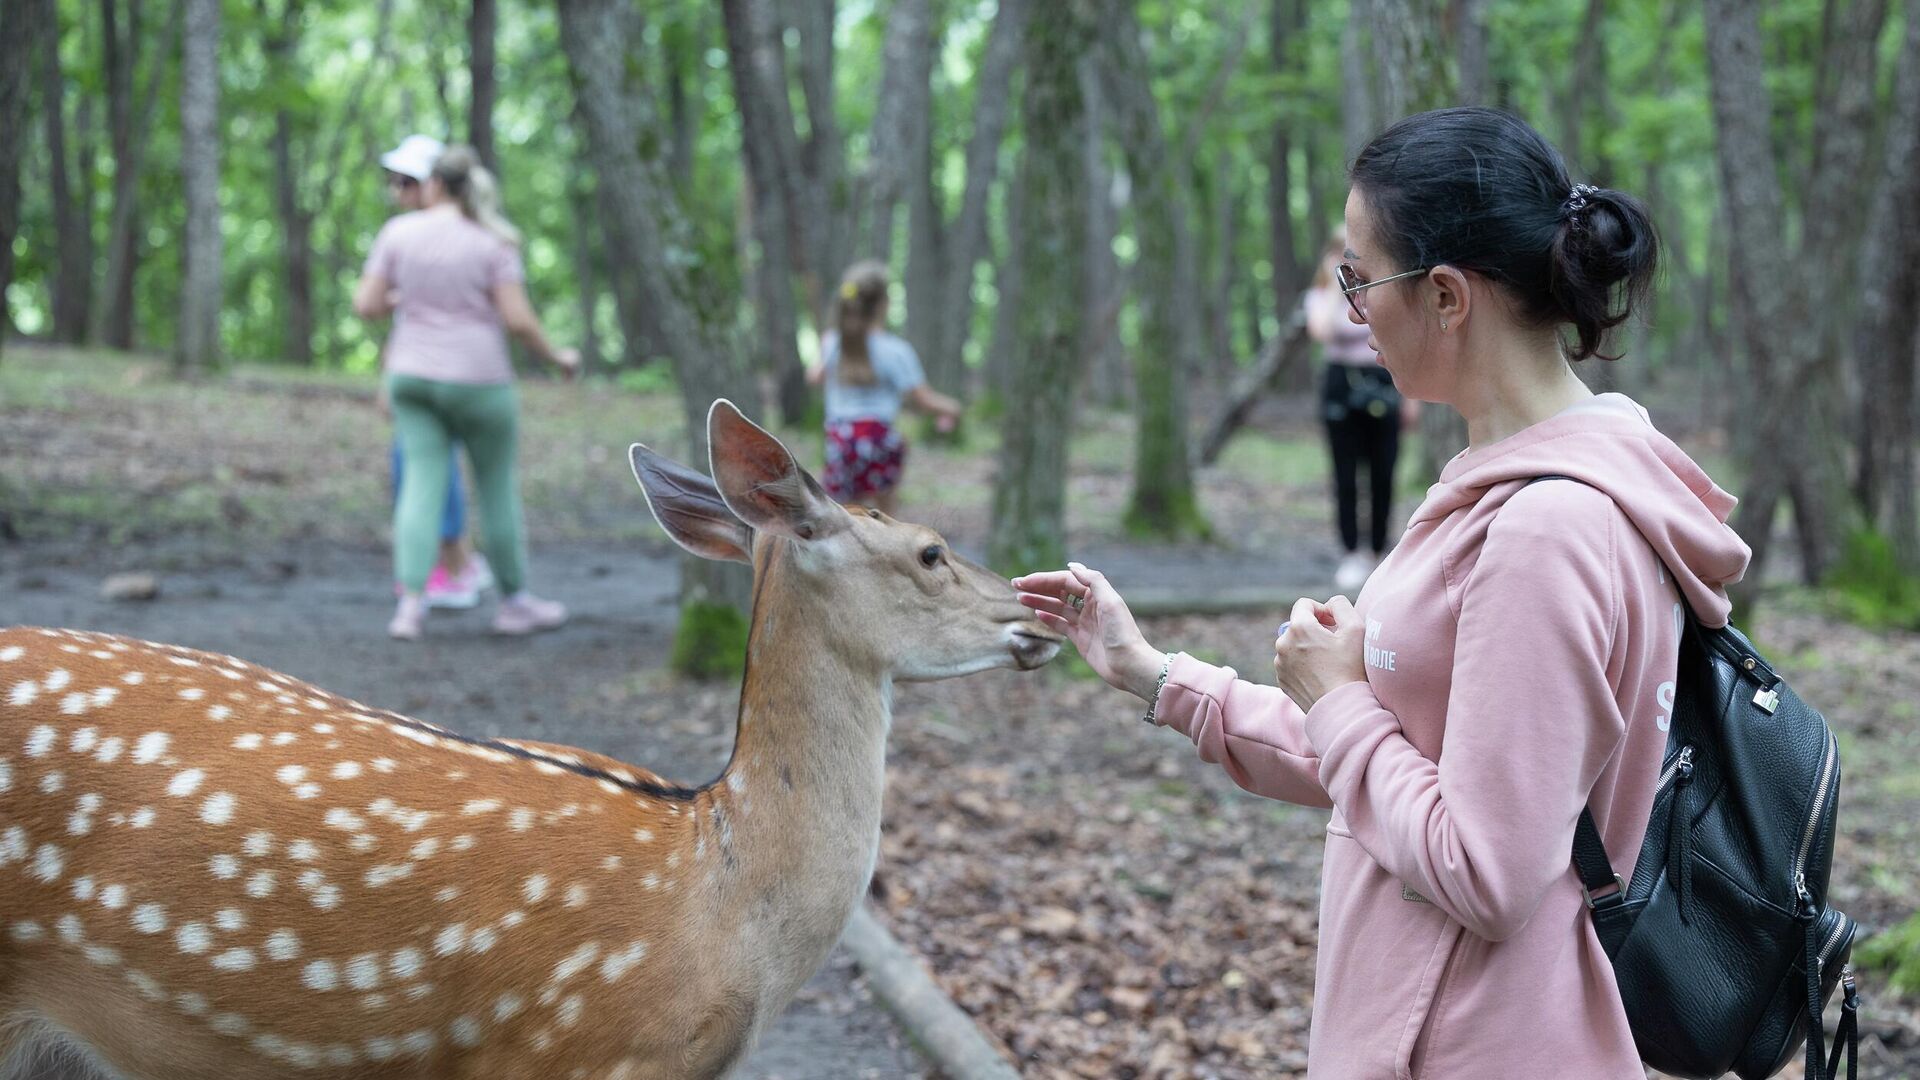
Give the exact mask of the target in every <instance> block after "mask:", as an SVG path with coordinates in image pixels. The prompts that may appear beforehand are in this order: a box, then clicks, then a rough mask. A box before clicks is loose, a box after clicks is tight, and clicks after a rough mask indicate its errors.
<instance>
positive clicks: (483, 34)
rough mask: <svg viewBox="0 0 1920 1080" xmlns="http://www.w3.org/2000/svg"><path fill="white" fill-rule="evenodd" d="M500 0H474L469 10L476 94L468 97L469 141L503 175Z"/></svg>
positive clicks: (469, 47) (470, 60)
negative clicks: (498, 108) (497, 98)
mask: <svg viewBox="0 0 1920 1080" xmlns="http://www.w3.org/2000/svg"><path fill="white" fill-rule="evenodd" d="M495 3H496V0H473V7H472V8H471V9H469V10H468V13H467V70H468V72H469V81H470V83H471V85H472V88H473V91H472V95H471V96H470V97H469V98H468V100H467V142H468V144H469V145H471V146H472V147H473V151H474V153H476V154H478V155H479V156H480V161H481V164H484V165H485V166H486V167H487V168H488V169H490V170H492V172H493V174H494V175H495V176H496V177H497V176H499V175H500V163H499V161H498V159H497V158H496V157H495V156H494V153H493V99H494V81H493V39H494V26H495V24H496V23H497V22H498V13H497V12H496V10H495Z"/></svg>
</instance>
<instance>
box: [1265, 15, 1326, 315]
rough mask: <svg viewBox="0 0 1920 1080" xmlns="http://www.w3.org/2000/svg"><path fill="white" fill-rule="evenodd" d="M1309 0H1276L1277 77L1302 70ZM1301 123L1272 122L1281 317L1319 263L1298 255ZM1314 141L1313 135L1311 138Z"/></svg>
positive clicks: (1270, 183)
mask: <svg viewBox="0 0 1920 1080" xmlns="http://www.w3.org/2000/svg"><path fill="white" fill-rule="evenodd" d="M1305 16H1306V0H1273V7H1272V9H1271V10H1270V11H1269V12H1268V20H1267V51H1268V53H1269V54H1270V55H1271V57H1272V61H1273V69H1274V74H1275V75H1277V76H1281V77H1286V76H1288V75H1291V74H1292V73H1293V72H1294V71H1295V70H1297V68H1298V66H1299V61H1298V58H1297V55H1296V54H1297V53H1299V52H1300V49H1299V48H1296V46H1295V44H1294V43H1295V42H1296V41H1297V40H1298V39H1299V35H1300V32H1301V30H1302V29H1304V22H1303V20H1304V18H1305ZM1297 122H1298V121H1297V120H1295V119H1294V118H1293V117H1290V116H1283V117H1281V118H1280V119H1279V120H1277V121H1275V122H1274V125H1273V136H1272V141H1271V143H1270V145H1269V146H1268V149H1267V238H1268V252H1267V257H1268V261H1269V262H1270V263H1271V264H1272V266H1273V280H1272V289H1273V303H1274V311H1275V312H1276V313H1277V314H1279V315H1280V316H1281V317H1282V318H1283V319H1284V318H1285V315H1286V313H1287V312H1289V311H1292V310H1293V308H1294V306H1295V305H1296V304H1298V303H1299V302H1300V301H1299V297H1300V293H1301V291H1302V289H1304V288H1305V285H1306V281H1307V276H1308V271H1309V269H1310V268H1311V267H1312V266H1313V265H1314V264H1315V263H1317V262H1318V253H1315V256H1314V257H1313V259H1312V260H1311V261H1307V260H1303V259H1302V258H1301V255H1300V239H1299V237H1298V235H1296V233H1295V230H1294V224H1293V127H1294V125H1295V124H1296V123H1297ZM1308 141H1309V142H1311V141H1312V136H1311V135H1309V136H1308Z"/></svg>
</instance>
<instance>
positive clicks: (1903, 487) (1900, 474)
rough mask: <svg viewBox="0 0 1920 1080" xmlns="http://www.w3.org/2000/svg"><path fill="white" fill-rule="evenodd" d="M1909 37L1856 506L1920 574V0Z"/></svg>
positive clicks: (1895, 117)
mask: <svg viewBox="0 0 1920 1080" xmlns="http://www.w3.org/2000/svg"><path fill="white" fill-rule="evenodd" d="M1905 22H1906V30H1905V37H1904V39H1903V41H1902V44H1901V49H1900V54H1899V58H1898V60H1897V61H1896V64H1897V66H1896V67H1895V69H1894V82H1893V96H1892V99H1891V100H1890V101H1889V102H1888V108H1887V109H1886V112H1887V126H1886V134H1885V136H1884V138H1885V142H1884V145H1883V146H1882V149H1881V165H1880V170H1879V178H1878V179H1877V181H1876V186H1877V190H1876V192H1875V195H1874V197H1873V200H1872V203H1871V208H1870V209H1869V211H1868V217H1867V226H1866V231H1865V235H1864V237H1863V240H1862V244H1861V248H1860V265H1859V269H1858V273H1859V281H1860V288H1859V292H1858V294H1857V300H1858V303H1859V311H1860V317H1859V319H1858V320H1857V323H1858V327H1859V329H1858V331H1857V333H1856V334H1855V336H1854V341H1853V346H1854V356H1855V362H1856V369H1857V371H1858V376H1859V377H1858V380H1857V386H1856V389H1855V401H1854V404H1853V410H1854V413H1855V415H1856V416H1857V417H1858V428H1857V433H1856V437H1855V443H1854V445H1855V450H1856V453H1855V462H1856V465H1855V472H1854V480H1853V492H1854V498H1855V501H1856V502H1857V503H1858V504H1859V506H1860V509H1861V511H1862V513H1864V514H1865V515H1866V518H1867V520H1868V521H1869V522H1872V523H1874V524H1875V525H1876V526H1877V527H1878V528H1880V529H1881V530H1882V531H1883V532H1884V533H1885V534H1886V535H1887V536H1888V537H1889V538H1890V539H1891V540H1892V541H1893V545H1894V551H1895V553H1896V555H1897V557H1898V558H1899V560H1900V563H1901V565H1902V567H1903V568H1904V569H1905V570H1907V572H1909V573H1920V522H1916V520H1915V507H1914V494H1913V486H1914V485H1913V460H1912V459H1913V442H1914V438H1913V432H1914V428H1915V424H1914V421H1915V417H1914V408H1915V402H1914V364H1915V353H1914V345H1915V341H1916V339H1915V334H1916V333H1920V317H1917V313H1916V311H1915V308H1916V306H1917V305H1920V269H1917V268H1916V265H1915V264H1916V263H1920V170H1916V169H1914V167H1913V162H1914V160H1915V158H1916V156H1920V0H1907V3H1906V16H1905Z"/></svg>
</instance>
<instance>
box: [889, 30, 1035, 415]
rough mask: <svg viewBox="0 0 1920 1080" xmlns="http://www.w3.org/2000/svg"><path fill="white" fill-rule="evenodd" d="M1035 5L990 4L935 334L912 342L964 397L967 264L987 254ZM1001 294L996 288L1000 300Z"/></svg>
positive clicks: (944, 255) (939, 379)
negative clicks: (1004, 142) (991, 210)
mask: <svg viewBox="0 0 1920 1080" xmlns="http://www.w3.org/2000/svg"><path fill="white" fill-rule="evenodd" d="M1034 6H1035V0H1000V4H999V6H998V8H997V9H996V10H995V11H994V16H993V26H992V27H991V28H989V30H988V32H987V47H986V53H985V55H984V56H983V57H982V58H981V61H980V67H979V69H978V70H977V71H976V72H975V75H974V98H973V124H972V128H971V134H969V135H968V137H967V150H966V161H967V169H966V188H965V190H964V191H962V192H961V195H960V209H959V211H958V212H957V213H956V214H955V215H954V218H953V220H952V222H951V223H950V224H948V225H947V226H946V227H945V228H944V230H943V231H942V235H943V237H944V240H943V246H942V249H941V258H940V267H941V280H940V291H941V297H942V298H941V301H940V303H941V313H940V318H939V321H938V323H937V324H936V325H937V328H938V333H937V336H936V339H935V340H933V341H930V342H929V341H922V342H919V343H918V344H919V346H920V348H921V349H922V350H923V351H925V352H926V353H927V354H928V355H927V377H928V378H929V379H930V380H931V381H932V382H933V384H934V385H935V386H938V387H940V388H941V389H942V390H947V391H949V392H952V393H958V394H961V395H963V396H964V395H965V394H966V392H967V380H966V378H965V372H966V368H965V367H964V364H963V360H962V358H963V357H964V355H965V352H966V347H967V341H968V340H969V338H971V336H972V331H973V316H974V293H973V286H974V269H975V267H977V266H978V265H979V263H980V261H981V260H982V259H984V258H986V257H987V252H988V232H987V207H988V196H989V195H991V194H992V191H993V187H994V182H995V179H996V178H997V177H998V175H999V167H1000V143H1001V139H1002V138H1003V137H1004V135H1005V133H1006V128H1007V118H1008V115H1009V114H1010V111H1011V108H1010V103H1011V101H1012V99H1013V80H1014V75H1015V73H1016V72H1017V71H1018V70H1019V65H1020V57H1021V51H1022V42H1023V40H1024V39H1025V36H1026V27H1027V20H1028V19H1029V18H1030V17H1031V13H1032V11H1033V8H1034ZM1009 211H1011V200H1009ZM1009 220H1012V214H1011V213H1009ZM1005 296H1006V293H1005V292H1004V291H1003V293H1002V297H1003V299H1004V298H1005Z"/></svg>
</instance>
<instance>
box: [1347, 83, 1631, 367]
mask: <svg viewBox="0 0 1920 1080" xmlns="http://www.w3.org/2000/svg"><path fill="white" fill-rule="evenodd" d="M1352 175H1353V183H1354V186H1355V187H1357V188H1359V189H1360V190H1361V192H1362V193H1363V194H1364V195H1365V196H1366V199H1367V205H1368V208H1369V209H1370V210H1371V211H1372V216H1373V220H1374V227H1375V230H1376V231H1377V232H1378V234H1379V237H1380V242H1381V243H1382V244H1384V245H1385V246H1386V254H1387V255H1388V256H1390V257H1391V258H1392V259H1393V261H1394V263H1395V264H1396V266H1397V268H1400V269H1414V268H1417V267H1430V266H1439V265H1441V264H1443V263H1444V264H1446V265H1449V266H1456V267H1459V268H1461V269H1463V270H1473V271H1476V272H1478V273H1480V274H1482V275H1484V276H1485V277H1487V278H1490V279H1492V280H1493V281H1495V282H1497V283H1499V284H1500V285H1502V286H1504V287H1505V288H1506V289H1507V290H1508V291H1510V292H1511V293H1512V294H1513V295H1514V296H1515V297H1517V298H1518V300H1519V302H1520V310H1521V311H1522V312H1523V313H1524V314H1525V315H1526V316H1528V317H1530V318H1533V319H1535V320H1538V321H1539V322H1541V323H1544V324H1551V325H1556V326H1560V325H1567V324H1571V325H1572V327H1573V341H1571V342H1569V343H1568V344H1567V355H1568V356H1569V357H1570V358H1571V359H1574V360H1585V359H1587V358H1588V357H1590V356H1599V357H1601V358H1603V359H1608V360H1612V359H1616V358H1617V354H1616V356H1609V355H1607V354H1606V353H1603V352H1601V349H1602V347H1603V346H1604V344H1605V339H1606V335H1607V331H1609V330H1611V329H1613V328H1614V327H1616V326H1619V325H1620V324H1621V323H1623V322H1625V321H1627V319H1628V318H1629V317H1630V316H1631V315H1632V313H1633V310H1634V307H1635V306H1636V305H1638V304H1640V303H1641V302H1643V301H1644V300H1645V298H1646V294H1647V291H1648V289H1649V288H1651V286H1652V283H1653V275H1654V270H1655V267H1656V265H1657V263H1658V259H1659V248H1660V240H1659V236H1658V234H1657V233H1656V231H1655V229H1654V226H1653V220H1652V218H1650V217H1649V216H1648V214H1647V210H1646V207H1645V206H1643V205H1642V204H1641V203H1640V201H1639V200H1638V199H1635V198H1634V197H1633V196H1631V195H1627V194H1625V193H1624V192H1619V191H1613V190H1610V189H1606V188H1593V187H1588V186H1586V185H1580V186H1579V187H1577V188H1576V187H1575V185H1574V183H1573V180H1572V178H1571V177H1570V176H1569V175H1568V173H1567V164H1566V161H1565V160H1564V159H1563V158H1562V157H1561V156H1560V152H1559V151H1558V150H1555V149H1554V148H1553V145H1552V144H1551V143H1549V142H1547V140H1546V139H1544V138H1542V137H1541V136H1540V133H1539V132H1537V131H1535V130H1533V128H1531V127H1529V126H1528V125H1527V123H1526V121H1524V120H1521V119H1520V118H1519V117H1517V116H1514V115H1513V114H1511V113H1507V112H1502V111H1500V110H1498V109H1485V108H1477V107H1474V108H1458V109H1436V110H1434V111H1432V112H1424V113H1419V114H1417V115H1414V116H1409V117H1407V118H1406V119H1404V120H1401V121H1399V122H1398V123H1396V124H1394V125H1393V126H1392V127H1389V128H1388V129H1387V130H1386V131H1384V132H1381V133H1380V135H1379V136H1378V137H1376V138H1375V139H1374V140H1373V141H1372V142H1370V143H1368V144H1367V147H1366V149H1364V150H1362V151H1361V152H1360V156H1359V157H1357V158H1355V159H1354V162H1353V171H1352Z"/></svg>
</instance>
